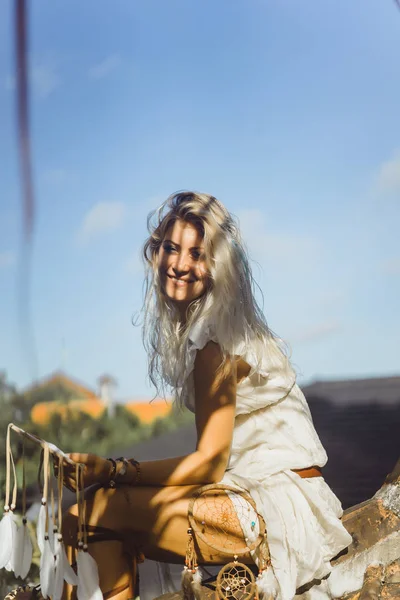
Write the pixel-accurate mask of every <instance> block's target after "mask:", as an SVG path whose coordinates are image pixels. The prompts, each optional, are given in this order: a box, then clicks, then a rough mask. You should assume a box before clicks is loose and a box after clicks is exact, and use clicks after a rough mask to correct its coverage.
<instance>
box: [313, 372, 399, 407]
mask: <svg viewBox="0 0 400 600" xmlns="http://www.w3.org/2000/svg"><path fill="white" fill-rule="evenodd" d="M301 388H302V390H303V392H304V394H305V395H306V397H308V398H316V397H318V398H324V399H326V400H329V401H330V402H334V403H335V404H370V403H372V402H379V404H397V403H399V402H400V377H398V376H394V377H369V378H364V379H341V380H338V381H332V380H331V381H315V382H313V383H311V384H308V385H302V386H301Z"/></svg>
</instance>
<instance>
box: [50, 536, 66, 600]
mask: <svg viewBox="0 0 400 600" xmlns="http://www.w3.org/2000/svg"><path fill="white" fill-rule="evenodd" d="M54 560H55V574H54V585H53V594H52V597H51V598H52V600H61V596H62V593H63V587H64V565H63V560H62V544H61V543H60V540H59V538H58V536H55V537H54Z"/></svg>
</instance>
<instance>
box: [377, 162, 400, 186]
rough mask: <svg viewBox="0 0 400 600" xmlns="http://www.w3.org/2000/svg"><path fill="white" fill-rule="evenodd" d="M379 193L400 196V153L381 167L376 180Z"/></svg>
mask: <svg viewBox="0 0 400 600" xmlns="http://www.w3.org/2000/svg"><path fill="white" fill-rule="evenodd" d="M376 187H377V191H378V192H381V193H385V194H395V193H397V194H399V195H400V152H397V153H396V154H395V156H394V157H393V158H392V159H391V160H388V161H386V162H384V163H382V165H381V166H380V168H379V170H378V174H377V178H376Z"/></svg>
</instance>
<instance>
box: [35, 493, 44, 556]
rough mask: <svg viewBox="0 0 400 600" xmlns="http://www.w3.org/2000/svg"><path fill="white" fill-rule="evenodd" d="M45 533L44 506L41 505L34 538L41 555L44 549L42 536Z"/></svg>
mask: <svg viewBox="0 0 400 600" xmlns="http://www.w3.org/2000/svg"><path fill="white" fill-rule="evenodd" d="M45 531H46V506H45V505H44V504H42V506H41V507H40V510H39V516H38V520H37V525H36V538H37V543H38V546H39V550H40V552H41V554H43V549H44V535H45Z"/></svg>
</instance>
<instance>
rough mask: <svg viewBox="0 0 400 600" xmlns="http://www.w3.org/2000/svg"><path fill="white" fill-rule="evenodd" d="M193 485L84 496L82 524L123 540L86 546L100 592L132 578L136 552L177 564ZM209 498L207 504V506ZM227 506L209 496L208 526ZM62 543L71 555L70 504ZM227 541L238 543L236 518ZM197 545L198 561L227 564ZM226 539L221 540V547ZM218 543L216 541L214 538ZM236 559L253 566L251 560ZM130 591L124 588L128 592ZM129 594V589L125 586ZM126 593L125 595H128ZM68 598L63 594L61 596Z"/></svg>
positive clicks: (73, 520)
mask: <svg viewBox="0 0 400 600" xmlns="http://www.w3.org/2000/svg"><path fill="white" fill-rule="evenodd" d="M197 487H198V486H177V487H172V486H170V487H163V488H157V487H144V486H143V487H142V486H140V487H132V486H121V487H119V488H116V489H109V488H100V489H97V490H96V491H94V492H93V491H91V490H89V492H88V493H87V495H86V496H87V498H86V499H87V509H86V513H87V522H88V524H89V525H90V526H100V527H104V528H106V529H109V530H111V531H114V532H116V534H117V535H120V536H122V537H123V540H124V543H121V542H118V541H104V542H95V543H93V544H90V545H89V551H90V554H91V555H92V556H93V557H94V558H95V560H96V561H97V564H98V566H99V573H100V587H101V589H102V591H103V593H107V592H110V591H111V590H113V589H115V588H117V587H119V586H121V585H122V584H124V583H126V584H128V582H129V581H130V579H131V577H132V569H131V566H132V563H131V561H130V559H129V558H128V557H127V555H126V553H125V552H126V550H128V551H129V553H130V554H131V556H133V555H134V554H135V552H138V551H141V552H143V554H144V555H145V557H146V558H149V559H152V560H161V561H167V562H175V563H181V564H182V565H183V560H184V556H185V552H186V544H187V528H188V520H187V512H188V505H189V502H190V499H191V497H192V495H193V492H194V491H195V489H197ZM207 502H208V500H207V501H206V503H207ZM210 502H211V499H210ZM227 502H230V500H229V499H228V498H227V496H226V495H225V494H224V493H221V494H219V496H218V497H213V498H212V510H211V505H210V511H209V513H208V512H207V510H206V511H205V513H204V519H205V520H206V522H207V523H209V522H210V521H213V522H214V523H215V522H216V521H218V519H219V518H220V516H221V513H220V512H219V510H218V506H219V505H220V507H221V510H222V507H223V506H226V503H227ZM63 529H64V540H65V544H66V546H67V547H68V549H69V555H70V556H72V555H73V554H74V552H75V547H76V530H77V507H76V506H73V507H72V508H71V509H70V510H69V512H68V514H67V515H66V516H65V517H64V527H63ZM228 537H230V538H231V539H232V540H233V539H234V540H235V541H236V543H237V540H238V538H239V539H242V538H243V534H242V530H241V527H240V523H239V520H238V519H237V517H236V515H235V518H234V519H231V520H230V523H229V533H228ZM197 541H198V554H199V561H200V562H201V563H208V564H212V563H216V564H218V563H219V564H221V563H224V562H228V561H229V560H230V558H229V556H227V555H226V554H222V553H219V552H217V551H215V550H213V549H211V548H210V547H209V546H208V545H207V544H204V543H203V542H202V541H201V540H197ZM226 541H227V538H226V539H224V540H221V545H223V543H226ZM214 542H216V543H218V539H214ZM241 560H244V561H245V562H248V563H250V564H251V563H252V559H251V557H250V556H245V557H242V559H241ZM128 589H129V588H128ZM130 590H132V586H130ZM129 594H130V595H129ZM67 596H68V597H71V590H68V592H67V594H66V597H67ZM117 598H118V600H124V599H125V598H132V593H131V591H127V594H126V595H125V596H124V595H123V592H121V595H118V596H115V600H117Z"/></svg>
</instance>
